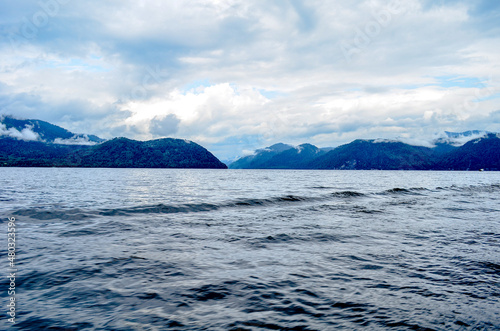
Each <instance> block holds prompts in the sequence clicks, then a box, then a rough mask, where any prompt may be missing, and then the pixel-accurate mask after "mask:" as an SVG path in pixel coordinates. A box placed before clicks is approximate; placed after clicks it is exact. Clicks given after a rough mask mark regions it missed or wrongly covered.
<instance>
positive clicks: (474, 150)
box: [229, 130, 500, 170]
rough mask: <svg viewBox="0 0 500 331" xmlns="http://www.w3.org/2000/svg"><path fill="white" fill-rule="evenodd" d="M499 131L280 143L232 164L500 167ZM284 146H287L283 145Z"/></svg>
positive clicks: (236, 166)
mask: <svg viewBox="0 0 500 331" xmlns="http://www.w3.org/2000/svg"><path fill="white" fill-rule="evenodd" d="M499 136H500V135H497V134H492V133H488V132H485V131H478V130H476V131H467V132H464V133H453V132H447V133H446V137H442V138H439V139H436V140H435V141H434V147H432V148H430V147H423V146H414V145H409V144H406V143H403V142H400V141H391V140H381V139H377V140H355V141H353V142H351V143H349V144H346V145H342V146H339V147H337V148H321V149H320V148H317V147H316V146H313V145H310V144H303V145H300V146H297V147H292V146H290V145H285V144H279V147H281V148H276V145H273V146H271V147H268V148H265V149H261V150H257V151H256V153H255V154H254V155H251V156H247V157H244V158H242V159H239V160H238V161H236V162H235V163H232V164H230V165H229V167H230V168H232V169H367V170H368V169H383V170H478V169H486V170H500V155H499V154H500V146H499V140H500V139H499ZM280 150H281V151H280Z"/></svg>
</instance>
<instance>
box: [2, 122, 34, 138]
mask: <svg viewBox="0 0 500 331" xmlns="http://www.w3.org/2000/svg"><path fill="white" fill-rule="evenodd" d="M32 129H33V127H28V126H26V127H25V128H24V129H22V130H21V131H19V130H17V129H16V128H9V129H7V127H6V125H5V124H3V123H0V136H3V137H9V138H15V139H18V140H25V141H36V140H40V136H39V135H38V133H36V132H34V131H33V130H32Z"/></svg>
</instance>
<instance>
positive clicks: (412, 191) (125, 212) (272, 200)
mask: <svg viewBox="0 0 500 331" xmlns="http://www.w3.org/2000/svg"><path fill="white" fill-rule="evenodd" d="M499 190H500V185H499V184H489V185H477V186H473V185H470V186H462V187H460V186H455V185H452V186H449V187H436V188H434V189H428V188H424V187H413V188H402V187H394V188H392V189H388V190H384V191H380V192H374V193H364V192H359V191H353V190H347V191H336V192H331V193H328V194H323V195H310V196H300V195H283V196H277V197H269V198H242V199H235V200H229V201H223V202H218V203H208V202H205V203H188V204H164V203H159V204H153V205H139V206H131V207H118V208H100V209H84V208H68V209H66V208H54V209H51V208H50V207H49V208H42V207H35V208H27V209H19V210H15V211H13V212H12V213H11V214H12V215H14V216H23V217H27V218H31V219H35V220H57V219H58V220H67V221H73V220H83V219H86V218H93V217H99V216H131V215H135V214H177V213H199V212H211V211H217V210H220V209H227V208H257V207H268V206H280V205H285V204H295V203H305V202H321V201H323V202H324V201H331V200H332V199H359V198H365V197H370V196H384V195H389V196H404V195H415V196H425V195H429V194H432V193H435V192H442V191H450V192H465V193H470V192H495V191H499Z"/></svg>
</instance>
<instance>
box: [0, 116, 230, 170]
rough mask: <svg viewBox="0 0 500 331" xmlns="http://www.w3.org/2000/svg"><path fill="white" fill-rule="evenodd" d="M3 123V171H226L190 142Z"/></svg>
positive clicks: (23, 122) (39, 123) (0, 158)
mask: <svg viewBox="0 0 500 331" xmlns="http://www.w3.org/2000/svg"><path fill="white" fill-rule="evenodd" d="M1 120H2V122H1V123H0V166H21V167H104V168H215V169H226V168H227V166H226V165H225V164H223V163H222V162H220V161H219V160H218V159H217V158H216V157H215V156H214V155H213V154H212V153H210V152H209V151H207V150H206V149H205V148H203V147H202V146H200V145H198V144H196V143H194V142H192V141H188V140H183V139H173V138H164V139H157V140H150V141H136V140H131V139H127V138H115V139H112V140H109V141H104V140H103V139H101V138H99V137H97V136H93V135H78V134H74V133H72V132H69V131H68V130H66V129H63V128H61V127H59V126H56V125H53V124H50V123H48V122H44V121H39V120H18V119H14V118H11V117H3V118H2V119H1Z"/></svg>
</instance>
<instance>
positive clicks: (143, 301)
mask: <svg viewBox="0 0 500 331" xmlns="http://www.w3.org/2000/svg"><path fill="white" fill-rule="evenodd" d="M0 174H1V177H0V178H1V179H0V183H1V185H0V201H1V202H2V204H1V211H2V224H1V228H2V231H3V232H4V238H6V236H7V231H8V230H7V229H8V217H14V218H15V220H16V221H15V231H16V232H15V233H16V242H15V248H16V251H15V254H16V260H15V265H16V268H17V269H18V271H17V273H16V279H15V283H16V291H15V292H16V293H15V300H16V310H15V312H16V315H15V316H16V324H14V325H13V326H12V323H11V322H8V318H9V316H8V315H7V312H8V307H7V303H8V300H9V295H8V292H7V290H8V288H9V280H8V278H7V279H6V277H3V278H2V281H1V282H0V286H1V291H0V296H2V302H3V303H4V304H3V305H2V307H4V308H3V310H4V312H2V314H3V318H2V320H1V321H0V329H2V330H3V329H9V328H11V329H22V330H44V329H50V330H94V329H98V330H167V329H172V330H338V329H340V330H341V329H345V330H355V329H356V330H358V329H369V330H378V329H380V330H385V329H394V330H492V329H499V328H500V302H499V300H500V285H499V284H500V205H499V202H498V197H499V194H500V173H499V172H431V171H425V172H419V171H293V170H286V171H280V170H201V169H200V170H196V169H190V170H184V169H69V168H0ZM3 247H4V248H3V249H2V252H3V256H4V259H3V261H4V262H2V263H3V264H4V266H3V267H4V270H7V268H8V260H7V240H6V239H4V245H3Z"/></svg>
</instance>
